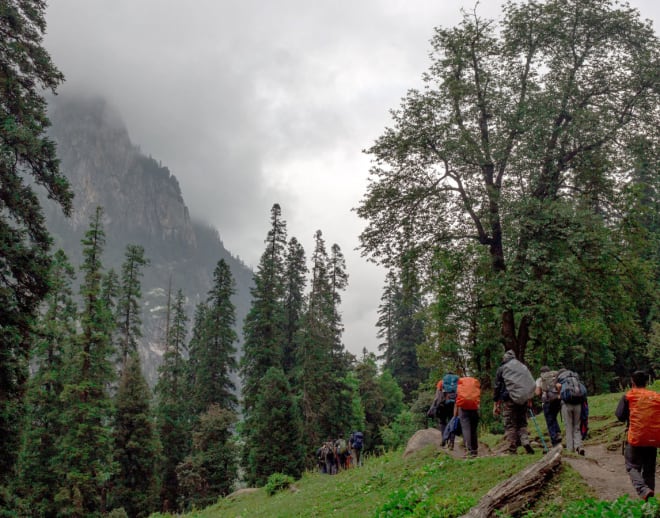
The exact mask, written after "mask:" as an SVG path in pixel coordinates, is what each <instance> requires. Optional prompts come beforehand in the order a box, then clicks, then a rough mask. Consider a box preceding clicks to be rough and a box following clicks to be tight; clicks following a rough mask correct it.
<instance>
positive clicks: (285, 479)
mask: <svg viewBox="0 0 660 518" xmlns="http://www.w3.org/2000/svg"><path fill="white" fill-rule="evenodd" d="M294 482H295V479H294V478H293V477H291V476H289V475H285V474H284V473H273V474H272V475H271V476H270V477H268V482H266V486H265V489H266V493H268V494H269V495H270V496H272V495H274V494H275V493H277V492H278V491H282V490H283V489H287V488H289V487H291V484H293V483H294Z"/></svg>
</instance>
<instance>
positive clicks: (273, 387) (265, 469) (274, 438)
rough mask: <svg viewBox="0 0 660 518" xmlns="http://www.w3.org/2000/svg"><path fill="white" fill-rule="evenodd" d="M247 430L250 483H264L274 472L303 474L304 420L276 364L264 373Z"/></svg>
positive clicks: (247, 467)
mask: <svg viewBox="0 0 660 518" xmlns="http://www.w3.org/2000/svg"><path fill="white" fill-rule="evenodd" d="M244 433H245V437H246V440H245V448H246V450H247V460H248V461H247V465H246V466H245V469H246V472H247V473H246V478H247V480H248V483H249V484H250V485H258V486H261V485H264V484H265V483H266V481H267V479H268V477H269V476H270V475H271V474H273V473H283V474H285V475H289V476H291V477H294V478H299V477H300V475H301V474H302V472H303V469H304V467H305V449H304V445H303V436H302V433H303V431H302V420H301V416H300V411H299V409H298V406H297V405H296V402H295V400H294V398H293V396H292V394H291V388H290V386H289V383H288V381H287V379H286V376H285V375H284V373H283V372H282V370H281V369H277V368H274V367H272V368H270V369H269V370H268V372H267V373H266V375H265V376H264V378H263V380H262V383H261V387H260V391H259V398H258V399H257V405H256V406H255V408H254V410H253V412H252V414H251V415H250V417H249V419H247V420H246V422H245V432H244Z"/></svg>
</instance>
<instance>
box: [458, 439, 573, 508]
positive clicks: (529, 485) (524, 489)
mask: <svg viewBox="0 0 660 518" xmlns="http://www.w3.org/2000/svg"><path fill="white" fill-rule="evenodd" d="M561 451H562V447H561V445H557V446H555V447H554V448H552V449H551V450H550V451H549V452H548V453H547V454H546V455H544V456H543V458H542V459H541V460H539V461H538V462H536V463H534V464H532V465H531V466H528V467H527V468H525V469H524V470H523V471H521V472H520V473H518V474H516V475H514V476H513V477H511V478H509V479H508V480H505V481H504V482H501V483H500V484H498V485H497V486H495V487H494V488H493V489H491V490H490V491H488V493H486V495H485V496H484V497H483V498H482V499H481V501H480V502H479V503H478V504H477V505H476V506H474V507H473V508H472V509H470V511H469V512H468V513H467V514H465V515H463V517H462V518H486V517H491V516H495V512H496V511H500V512H503V513H504V514H505V515H507V516H508V515H511V514H515V513H516V512H518V511H520V510H522V509H523V508H524V507H525V506H527V505H529V504H530V503H531V502H533V501H534V500H536V498H537V496H538V495H539V494H540V492H541V490H542V489H543V486H544V484H545V483H546V482H547V481H548V480H549V479H550V478H551V477H552V476H553V475H554V473H555V472H556V471H557V470H558V468H559V466H560V465H561Z"/></svg>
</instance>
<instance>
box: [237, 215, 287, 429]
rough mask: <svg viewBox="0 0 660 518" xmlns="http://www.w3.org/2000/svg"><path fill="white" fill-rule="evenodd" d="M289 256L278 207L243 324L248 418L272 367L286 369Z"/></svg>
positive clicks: (244, 390) (245, 397) (245, 409)
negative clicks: (284, 356) (286, 254)
mask: <svg viewBox="0 0 660 518" xmlns="http://www.w3.org/2000/svg"><path fill="white" fill-rule="evenodd" d="M285 252H286V222H285V221H284V220H283V219H282V210H281V208H280V206H279V205H278V204H275V205H273V207H272V209H271V229H270V230H269V232H268V236H267V238H266V250H265V251H264V253H263V254H262V256H261V259H260V261H259V265H258V267H257V271H256V273H255V274H254V288H253V289H252V291H251V293H252V306H251V308H250V311H249V313H248V315H247V317H246V319H245V322H244V324H243V336H244V339H245V340H244V344H243V357H242V358H241V376H242V379H243V389H242V390H243V392H242V394H243V407H244V412H245V414H246V416H249V415H250V412H251V411H252V409H253V408H254V406H255V405H256V399H257V397H258V393H259V384H260V382H261V379H262V378H263V376H264V375H265V374H266V372H267V371H268V369H269V368H271V367H278V368H279V367H281V366H282V354H283V345H284V344H285V343H286V338H285V333H284V325H285V310H284V308H285V306H284V304H283V298H284V295H285V292H286V291H285V284H284V268H285V266H284V265H285Z"/></svg>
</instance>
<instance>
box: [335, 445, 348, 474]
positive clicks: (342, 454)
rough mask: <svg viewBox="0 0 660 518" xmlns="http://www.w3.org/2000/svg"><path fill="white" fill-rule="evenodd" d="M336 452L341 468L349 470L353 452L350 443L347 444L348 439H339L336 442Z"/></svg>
mask: <svg viewBox="0 0 660 518" xmlns="http://www.w3.org/2000/svg"><path fill="white" fill-rule="evenodd" d="M335 451H336V452H337V458H338V460H339V468H340V469H348V466H349V465H350V458H351V452H350V450H349V448H348V442H346V439H337V440H336V441H335Z"/></svg>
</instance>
